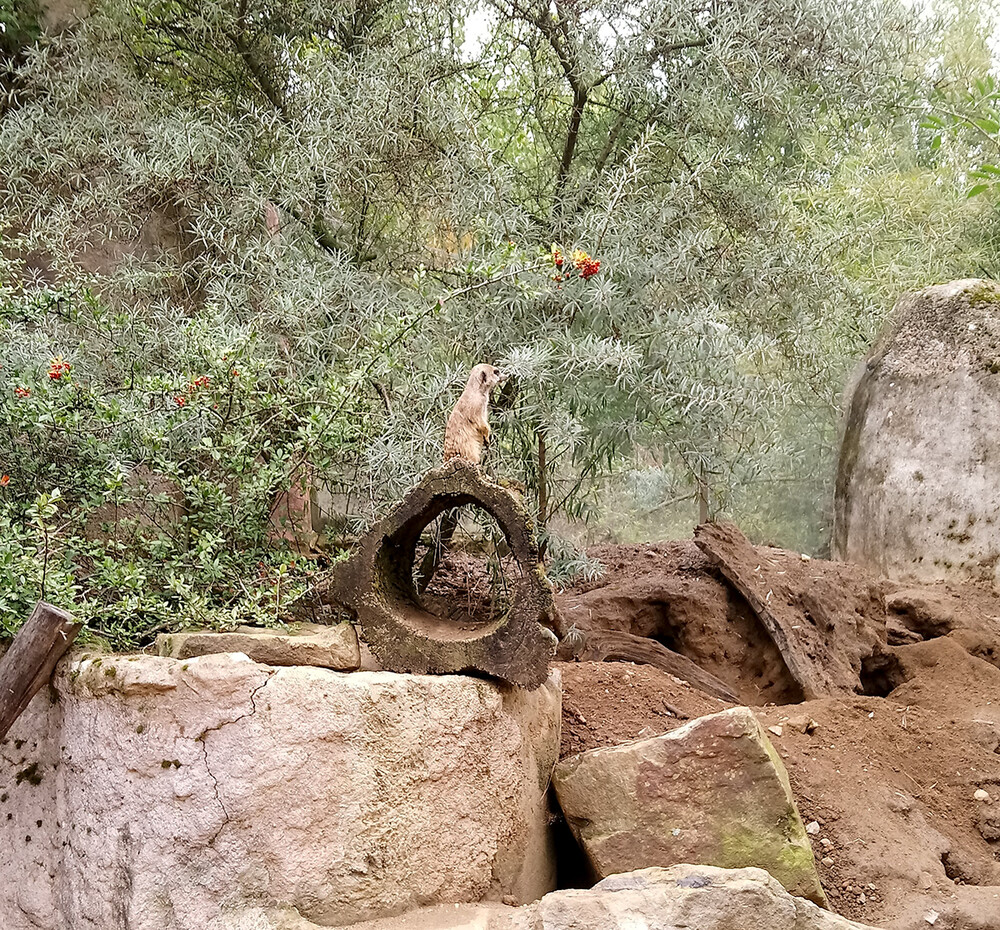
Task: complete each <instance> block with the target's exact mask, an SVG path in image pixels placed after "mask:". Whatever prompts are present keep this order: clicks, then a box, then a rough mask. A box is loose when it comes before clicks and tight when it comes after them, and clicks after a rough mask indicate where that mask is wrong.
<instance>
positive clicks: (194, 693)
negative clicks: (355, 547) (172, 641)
mask: <svg viewBox="0 0 1000 930" xmlns="http://www.w3.org/2000/svg"><path fill="white" fill-rule="evenodd" d="M559 714H560V689H559V681H558V677H557V674H554V675H553V677H551V678H550V679H549V680H548V681H547V682H546V684H545V685H544V686H542V687H541V688H538V689H536V690H534V691H526V690H521V689H515V688H511V687H509V686H504V685H499V684H496V683H491V682H487V681H484V680H480V679H474V678H468V677H461V676H440V677H428V676H414V675H396V674H391V673H385V672H355V673H350V674H343V673H338V672H333V671H328V670H326V669H317V668H309V667H295V668H279V669H275V668H270V667H267V666H263V665H258V664H255V663H253V662H251V661H249V660H248V659H247V658H245V657H244V656H242V655H233V654H222V655H212V656H205V657H202V658H193V659H189V660H186V661H181V660H175V659H169V658H158V657H150V656H133V657H122V656H104V657H102V658H99V659H84V660H76V661H73V662H71V663H69V662H67V663H65V664H64V665H63V667H62V669H61V671H60V673H59V675H58V677H57V679H56V685H55V689H54V690H53V691H51V693H48V692H43V693H41V694H39V695H38V696H37V697H36V698H35V700H34V702H33V703H32V705H31V706H30V707H29V708H28V710H27V711H26V712H25V714H24V715H22V717H21V718H20V719H19V720H18V721H17V723H16V724H15V726H14V728H13V729H12V730H11V732H10V734H9V736H8V738H7V740H6V741H5V742H4V743H2V744H0V875H2V876H3V880H4V881H3V884H4V889H5V890H4V893H3V894H0V927H3V928H4V930H28V928H31V930H65V928H73V930H124V928H126V927H127V928H129V930H193V928H206V927H209V926H216V925H217V924H213V923H212V921H217V920H219V919H221V918H220V915H221V914H226V913H229V912H230V911H232V912H233V913H237V912H239V911H240V910H241V909H244V908H245V907H246V906H247V905H248V903H252V904H254V905H260V906H269V905H273V906H284V907H286V908H287V909H288V910H289V913H293V914H297V915H301V916H302V918H303V919H306V920H309V921H314V922H316V923H319V924H323V925H329V926H338V925H342V924H345V923H348V922H352V921H356V920H358V919H360V918H366V917H376V916H379V915H388V914H395V913H401V912H404V911H407V910H410V909H412V908H415V907H417V906H420V905H424V904H429V903H434V902H449V901H478V900H481V899H492V900H499V899H501V898H504V897H508V898H509V899H511V900H513V901H515V902H517V903H522V902H527V901H531V900H535V899H536V898H538V897H539V896H540V895H542V894H544V893H545V892H547V891H549V890H551V889H552V888H553V887H554V878H555V874H554V873H555V865H554V859H553V854H552V850H551V847H550V840H549V832H548V828H547V816H548V813H547V810H546V801H545V796H546V787H547V784H548V779H549V775H550V772H551V767H552V765H553V763H554V761H555V759H556V756H557V752H558V746H559ZM3 814H6V815H7V816H2V815H3Z"/></svg>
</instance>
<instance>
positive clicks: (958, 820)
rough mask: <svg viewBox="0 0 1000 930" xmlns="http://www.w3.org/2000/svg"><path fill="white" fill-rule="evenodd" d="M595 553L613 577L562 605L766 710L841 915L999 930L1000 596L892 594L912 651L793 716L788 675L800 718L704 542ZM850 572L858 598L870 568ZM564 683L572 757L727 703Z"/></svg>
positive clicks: (964, 590)
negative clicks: (860, 688)
mask: <svg viewBox="0 0 1000 930" xmlns="http://www.w3.org/2000/svg"><path fill="white" fill-rule="evenodd" d="M590 555H591V556H592V557H597V558H599V559H601V561H602V562H603V563H604V564H605V566H606V572H605V574H604V576H603V577H602V578H600V579H599V580H597V581H594V582H588V583H586V584H581V585H579V586H578V587H576V588H574V589H572V590H569V591H566V592H564V593H563V594H562V595H561V596H560V598H559V603H560V606H561V608H562V609H563V610H564V611H565V612H567V614H568V615H569V617H571V618H572V619H573V622H575V623H579V624H587V623H596V624H606V625H607V627H608V628H610V629H619V630H625V631H628V632H632V633H636V634H638V635H652V636H654V637H655V638H660V637H663V639H664V642H665V644H668V645H670V646H671V648H674V649H677V651H679V652H682V653H683V654H685V655H687V656H688V657H690V658H692V659H695V660H696V661H699V664H701V663H704V667H705V668H707V669H709V670H711V671H712V673H713V674H715V675H717V676H718V677H719V678H721V679H723V680H725V681H727V682H729V683H730V684H731V685H732V686H733V687H734V689H735V690H737V691H738V692H739V693H740V695H741V699H743V700H745V701H746V702H747V703H751V704H755V705H757V707H756V708H755V712H756V713H757V715H758V717H759V719H760V720H761V722H762V723H763V724H764V726H765V727H766V728H769V734H770V736H771V738H772V740H773V742H774V744H775V746H776V747H777V749H778V751H779V752H780V754H781V756H782V758H783V759H784V761H785V764H786V766H787V768H788V771H789V776H790V779H791V783H792V787H793V790H794V793H795V797H796V800H797V802H798V804H799V807H800V810H801V813H802V816H803V819H804V820H805V821H806V822H807V823H809V822H811V821H815V822H816V825H817V827H818V832H816V833H813V834H812V835H811V839H812V841H813V847H814V851H815V854H816V859H817V862H818V864H819V869H820V875H821V878H822V880H823V883H824V887H825V889H826V891H827V893H828V895H829V897H830V900H831V904H832V906H833V907H834V908H835V909H836V910H837V911H839V912H840V913H842V914H844V915H846V916H848V917H851V918H854V919H856V920H860V921H863V922H865V923H870V924H874V925H877V926H882V927H886V928H890V930H917V928H923V930H926V928H927V927H930V926H933V927H934V928H935V930H939V928H942V927H943V928H945V930H996V928H1000V862H998V860H1000V668H998V667H997V662H996V657H997V656H998V655H1000V597H998V596H997V595H996V594H995V593H994V592H993V591H991V590H987V589H984V588H977V587H974V586H961V587H956V586H946V585H942V584H936V585H927V586H909V587H905V588H904V587H899V586H892V585H887V587H886V591H887V607H888V617H889V634H888V636H889V641H890V642H892V643H895V644H896V645H884V646H881V647H880V649H879V650H878V653H877V659H875V660H872V661H869V662H868V663H867V664H866V669H865V674H864V676H863V682H864V687H865V689H866V690H868V691H869V692H870V694H868V695H857V696H851V695H840V696H837V697H829V698H822V699H818V700H812V701H808V702H804V703H792V702H791V701H789V696H790V695H792V694H794V691H793V689H792V688H791V686H790V685H789V681H790V676H788V675H787V667H785V673H784V675H785V677H782V675H781V674H775V675H774V676H773V678H774V679H776V680H777V681H780V682H783V683H784V686H785V691H784V695H783V697H784V700H785V702H786V703H784V705H783V706H775V704H776V703H777V702H774V703H772V704H771V705H770V706H761V705H763V704H765V701H766V699H767V698H768V697H770V698H771V700H772V701H774V697H775V696H776V695H781V694H782V691H781V689H780V688H776V686H775V685H776V681H775V680H772V681H771V682H770V685H769V686H767V687H764V686H762V685H763V681H762V674H761V673H762V671H763V668H764V665H765V661H764V660H765V659H767V658H769V660H770V662H771V668H772V669H774V668H777V669H779V670H780V669H781V668H782V666H783V662H782V661H781V657H780V654H779V653H778V652H777V649H776V648H775V647H773V643H772V644H771V646H772V649H773V651H772V650H771V649H769V648H768V646H767V641H766V639H765V638H766V636H767V634H766V632H765V631H764V630H763V628H762V627H760V625H759V621H757V620H756V617H755V616H754V614H753V612H752V611H751V610H749V609H748V608H747V607H746V605H745V604H744V605H743V606H742V607H741V604H740V596H739V595H738V594H736V592H735V591H733V590H732V589H731V588H729V587H728V585H727V584H726V582H725V581H724V580H722V579H720V578H719V577H718V576H717V575H716V574H715V573H714V570H713V567H712V565H711V564H710V563H709V562H708V560H707V559H706V558H705V557H704V556H703V555H702V554H701V553H700V552H699V550H698V549H697V548H696V547H695V546H694V545H693V544H692V543H689V542H676V543H664V544H658V545H650V546H632V547H623V546H614V547H603V548H600V549H595V550H591V551H590ZM799 561H800V562H801V559H800V560H799ZM792 564H793V565H794V564H795V563H794V560H793V562H792ZM803 564H806V563H803ZM807 567H808V566H807ZM778 570H783V569H781V568H779V569H778ZM840 570H841V572H846V573H847V574H845V575H843V577H842V580H841V583H842V584H843V585H844V586H847V585H850V583H851V582H850V572H851V571H852V570H853V569H851V568H850V567H845V566H840ZM791 587H792V588H794V587H795V585H794V584H793V585H791ZM802 591H803V594H804V595H807V596H812V597H818V596H820V594H821V593H822V598H823V604H822V606H821V607H820V610H821V611H825V610H829V603H828V602H829V600H830V592H829V590H827V589H824V590H823V591H822V592H820V591H818V590H817V589H816V588H815V586H808V585H805V584H804V586H803V588H802ZM834 593H835V592H834ZM853 593H855V594H856V592H853ZM866 596H867V595H866ZM846 600H847V599H846V598H841V599H840V601H841V602H844V601H846ZM834 601H835V603H836V602H837V599H836V598H834ZM804 602H805V601H803V603H804ZM574 615H575V616H574ZM838 616H840V615H838ZM731 618H736V621H735V622H731ZM837 622H840V621H839V620H838V621H837ZM696 657H697V658H696ZM743 663H747V664H748V665H749V666H750V667H751V668H753V671H752V672H751V673H749V674H748V672H747V668H746V667H744V665H743ZM561 668H562V675H563V745H562V752H563V755H569V754H572V753H575V752H579V751H582V750H585V749H592V748H597V747H600V746H606V745H613V744H615V743H619V742H623V741H626V740H630V739H636V738H646V737H650V736H654V735H657V734H659V733H664V732H667V731H669V730H672V729H674V728H675V727H677V726H679V725H681V724H682V723H684V722H685V720H686V719H689V718H693V717H697V716H700V715H702V714H706V713H712V712H714V711H716V710H720V709H722V708H724V707H725V706H727V705H726V704H725V702H723V701H720V700H718V699H715V698H712V697H710V696H708V695H706V694H705V693H703V692H702V691H699V690H697V689H695V688H693V687H692V686H691V685H689V684H688V683H687V682H684V681H681V680H679V679H677V678H674V677H672V676H670V675H667V674H664V673H663V672H660V671H658V670H656V669H652V668H648V667H643V666H637V665H630V664H626V663H620V662H611V663H562V664H561ZM772 728H776V729H772ZM984 792H985V794H984ZM814 829H815V828H814Z"/></svg>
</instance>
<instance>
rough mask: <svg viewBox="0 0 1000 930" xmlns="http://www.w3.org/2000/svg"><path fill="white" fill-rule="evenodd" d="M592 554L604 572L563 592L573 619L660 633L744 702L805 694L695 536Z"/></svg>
mask: <svg viewBox="0 0 1000 930" xmlns="http://www.w3.org/2000/svg"><path fill="white" fill-rule="evenodd" d="M587 554H588V556H590V557H591V558H596V559H598V560H600V562H601V563H602V564H603V565H604V569H605V571H604V574H603V575H602V576H601V577H600V578H598V579H596V580H594V581H588V582H583V583H581V584H579V585H575V586H573V587H570V588H567V589H566V590H565V591H563V592H562V593H561V594H558V595H557V596H556V606H557V607H558V608H559V609H560V610H561V611H562V614H563V617H564V618H565V620H566V621H567V622H569V623H572V624H573V625H575V626H577V627H578V628H580V629H584V630H586V629H603V630H620V631H622V632H625V633H631V634H633V635H635V636H647V637H650V638H652V639H655V640H656V641H657V642H659V643H661V644H662V645H664V646H666V647H667V648H668V649H672V650H674V651H675V652H679V653H680V654H681V655H684V656H687V657H688V658H689V659H691V660H692V661H693V662H695V663H696V664H697V665H699V666H701V668H703V669H704V670H705V671H707V672H710V673H711V674H712V675H714V676H715V677H716V678H719V679H721V680H722V681H724V682H725V683H726V684H728V685H729V686H730V687H731V688H732V689H733V691H735V692H736V694H737V695H739V698H740V700H741V701H742V702H744V703H745V704H766V703H775V704H787V703H791V702H794V701H798V700H801V699H802V692H801V689H800V688H799V687H798V685H797V684H796V682H795V680H794V679H793V678H792V676H791V675H790V674H789V671H788V666H787V665H786V664H785V661H784V659H782V657H781V653H780V652H778V649H777V647H776V646H775V645H774V642H773V640H772V639H771V637H770V636H769V635H768V634H767V631H766V630H765V629H764V628H763V627H762V626H761V624H760V621H759V620H758V619H757V618H756V617H755V616H754V613H753V611H752V610H750V608H749V606H748V605H747V603H746V601H745V600H743V598H742V597H740V596H739V595H738V594H736V593H735V592H734V591H733V590H732V588H731V587H730V586H729V585H728V584H727V583H726V582H725V581H724V580H723V579H722V578H721V577H720V576H719V574H718V572H717V570H716V569H715V568H714V566H713V565H712V563H711V562H710V561H709V559H708V558H707V557H706V556H705V555H704V554H703V553H702V552H701V550H700V549H699V548H698V547H697V546H696V545H695V544H694V542H693V541H692V540H678V541H674V542H666V543H649V544H645V545H637V546H599V547H596V548H594V549H590V550H588V553H587Z"/></svg>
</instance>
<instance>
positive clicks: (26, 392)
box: [14, 386, 31, 397]
mask: <svg viewBox="0 0 1000 930" xmlns="http://www.w3.org/2000/svg"><path fill="white" fill-rule="evenodd" d="M14 396H15V397H31V388H28V387H20V386H18V387H16V388H14Z"/></svg>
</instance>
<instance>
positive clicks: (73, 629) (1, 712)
mask: <svg viewBox="0 0 1000 930" xmlns="http://www.w3.org/2000/svg"><path fill="white" fill-rule="evenodd" d="M82 626H83V624H82V623H76V622H75V621H74V620H73V618H72V617H71V616H70V615H69V614H68V613H66V612H65V611H64V610H60V609H59V608H58V607H53V606H52V605H51V604H46V603H45V602H44V601H39V602H38V603H37V604H36V605H35V609H34V611H32V614H31V617H30V618H29V619H28V622H27V623H25V625H24V626H23V627H21V629H20V631H19V632H18V634H17V636H15V637H14V642H13V643H11V646H10V649H8V650H7V652H6V654H5V655H4V657H3V658H2V659H0V739H3V738H4V737H5V736H6V735H7V731H8V730H9V729H10V728H11V726H12V725H13V723H14V721H15V720H17V718H18V717H19V716H20V715H21V712H22V711H23V710H24V709H25V708H26V707H27V706H28V702H29V701H30V700H31V699H32V698H33V697H34V696H35V693H36V692H37V691H38V690H39V689H40V688H41V687H42V685H44V684H45V683H46V682H47V681H48V680H49V678H50V677H51V675H52V670H53V669H54V668H55V665H56V662H58V661H59V659H60V658H61V657H62V655H63V653H64V652H66V650H67V649H69V647H70V644H71V643H72V642H73V640H74V639H75V638H76V634H77V633H79V632H80V628H81V627H82Z"/></svg>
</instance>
